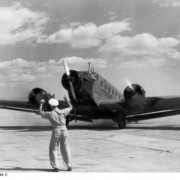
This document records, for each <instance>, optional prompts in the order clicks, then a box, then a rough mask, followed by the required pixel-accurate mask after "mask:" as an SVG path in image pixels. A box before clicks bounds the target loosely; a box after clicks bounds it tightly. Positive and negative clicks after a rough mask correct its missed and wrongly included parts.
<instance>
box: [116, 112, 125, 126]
mask: <svg viewBox="0 0 180 180" xmlns="http://www.w3.org/2000/svg"><path fill="white" fill-rule="evenodd" d="M117 123H118V127H119V129H125V128H126V116H125V115H124V113H121V114H119V115H118V116H117Z"/></svg>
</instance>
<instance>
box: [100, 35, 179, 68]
mask: <svg viewBox="0 0 180 180" xmlns="http://www.w3.org/2000/svg"><path fill="white" fill-rule="evenodd" d="M179 44H180V41H179V40H178V39H175V38H172V37H167V38H156V37H155V36H153V35H151V34H149V33H143V34H138V35H135V36H133V37H128V36H126V37H122V36H120V35H118V36H115V37H112V38H109V39H107V40H106V41H105V43H104V44H103V45H102V46H101V47H100V49H99V51H100V52H101V53H102V54H104V56H106V57H108V59H111V61H112V60H114V61H116V62H118V63H119V64H120V67H129V68H133V67H136V68H146V67H158V66H162V65H166V64H167V65H168V63H169V64H170V63H171V61H172V60H176V61H179V59H180V52H179V51H177V50H176V49H175V47H176V46H177V45H179Z"/></svg>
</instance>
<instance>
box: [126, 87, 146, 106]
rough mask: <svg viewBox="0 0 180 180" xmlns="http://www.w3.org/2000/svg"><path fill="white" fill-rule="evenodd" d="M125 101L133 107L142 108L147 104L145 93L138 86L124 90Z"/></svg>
mask: <svg viewBox="0 0 180 180" xmlns="http://www.w3.org/2000/svg"><path fill="white" fill-rule="evenodd" d="M124 99H125V101H126V102H127V103H128V105H129V106H131V107H142V106H143V105H144V103H145V91H144V89H143V88H142V87H141V86H140V85H138V84H131V85H129V86H127V87H126V88H125V90H124Z"/></svg>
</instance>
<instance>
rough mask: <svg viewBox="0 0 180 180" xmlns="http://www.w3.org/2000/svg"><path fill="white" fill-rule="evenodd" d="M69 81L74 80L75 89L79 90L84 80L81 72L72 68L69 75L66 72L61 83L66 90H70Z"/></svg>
mask: <svg viewBox="0 0 180 180" xmlns="http://www.w3.org/2000/svg"><path fill="white" fill-rule="evenodd" d="M69 81H71V82H72V84H73V88H74V90H75V91H77V90H79V89H80V88H81V85H82V80H81V75H80V73H79V72H77V71H75V70H70V76H69V77H68V76H67V75H66V73H64V74H63V76H62V79H61V83H62V85H63V87H64V88H65V89H66V90H70V85H69Z"/></svg>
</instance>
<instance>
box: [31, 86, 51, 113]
mask: <svg viewBox="0 0 180 180" xmlns="http://www.w3.org/2000/svg"><path fill="white" fill-rule="evenodd" d="M52 97H53V96H51V95H50V94H48V93H47V92H46V91H45V90H44V89H41V88H34V89H32V90H31V91H30V93H29V96H28V99H29V102H30V103H31V104H32V105H33V106H35V107H39V105H40V101H41V99H44V100H45V103H44V105H43V110H47V108H49V103H48V101H49V99H50V98H52Z"/></svg>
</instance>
